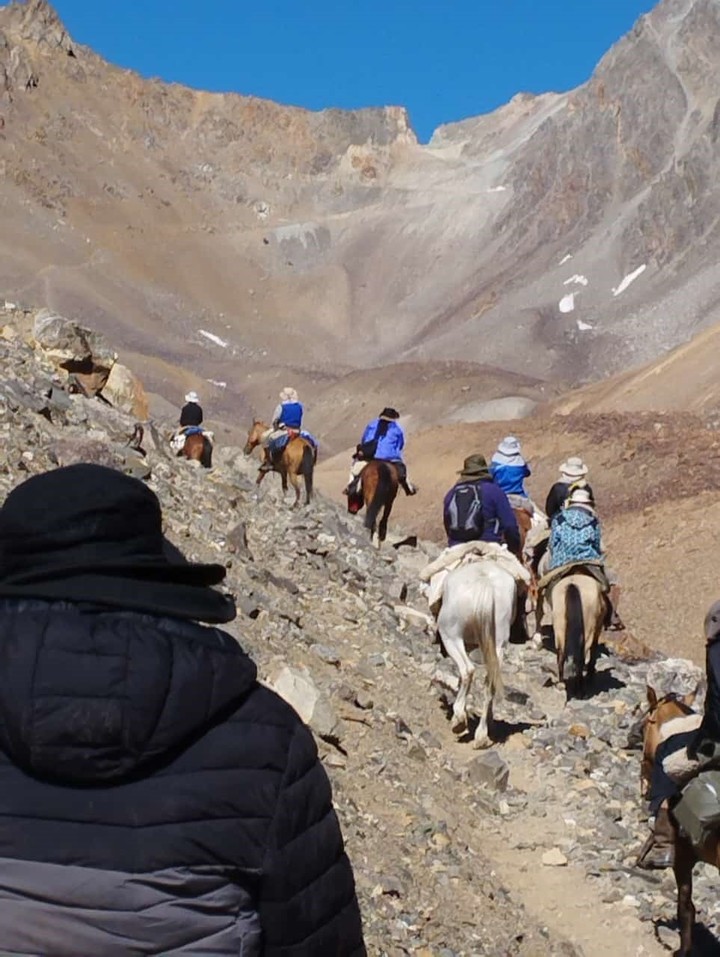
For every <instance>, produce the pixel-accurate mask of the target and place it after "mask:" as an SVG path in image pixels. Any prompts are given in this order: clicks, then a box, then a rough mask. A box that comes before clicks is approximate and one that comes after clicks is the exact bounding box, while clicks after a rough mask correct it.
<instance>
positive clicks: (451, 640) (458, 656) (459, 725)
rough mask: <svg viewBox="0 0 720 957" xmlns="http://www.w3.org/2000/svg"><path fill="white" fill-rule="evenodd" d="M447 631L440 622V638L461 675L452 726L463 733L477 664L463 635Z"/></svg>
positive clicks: (456, 731) (455, 730) (459, 732)
mask: <svg viewBox="0 0 720 957" xmlns="http://www.w3.org/2000/svg"><path fill="white" fill-rule="evenodd" d="M447 631H448V629H446V628H444V627H443V626H441V625H440V623H439V622H438V632H439V634H440V640H441V641H442V643H443V647H444V648H445V651H446V652H447V654H448V657H449V658H452V660H453V661H454V662H455V666H456V668H457V670H458V675H459V677H460V686H459V688H458V693H457V696H456V698H455V701H454V703H453V716H452V721H451V724H450V728H451V730H452V731H453V732H454V733H455V734H462V732H463V731H465V730H466V729H467V723H468V719H467V696H468V692H469V691H470V685H471V684H472V679H473V674H474V673H475V666H474V665H473V663H472V661H470V659H469V658H468V656H467V653H466V651H465V643H464V641H463V639H462V637H457V636H448V635H447V634H446V632H447Z"/></svg>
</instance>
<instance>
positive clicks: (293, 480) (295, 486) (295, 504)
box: [284, 472, 300, 508]
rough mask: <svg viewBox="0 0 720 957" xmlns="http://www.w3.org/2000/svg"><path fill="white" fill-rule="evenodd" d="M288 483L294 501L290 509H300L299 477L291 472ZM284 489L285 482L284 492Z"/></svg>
mask: <svg viewBox="0 0 720 957" xmlns="http://www.w3.org/2000/svg"><path fill="white" fill-rule="evenodd" d="M290 482H291V484H292V487H293V491H294V492H295V501H294V502H293V504H292V507H293V508H299V507H300V476H299V475H296V474H295V473H294V472H292V473H291V474H290ZM286 489H287V480H286V481H285V489H284V490H286Z"/></svg>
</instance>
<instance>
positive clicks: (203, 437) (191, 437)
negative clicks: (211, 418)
mask: <svg viewBox="0 0 720 957" xmlns="http://www.w3.org/2000/svg"><path fill="white" fill-rule="evenodd" d="M202 421H203V410H202V407H201V406H200V398H199V396H198V394H197V392H188V394H187V395H186V396H185V405H184V406H183V407H182V409H181V410H180V426H179V428H178V429H177V431H176V432H175V433H174V435H173V437H172V439H171V440H170V445H171V447H172V448H173V449H174V451H175V452H176V454H177V455H184V456H185V458H186V459H189V460H190V461H194V462H200V464H201V465H203V466H204V467H205V468H206V469H209V468H210V467H211V466H212V449H213V445H212V438H213V434H212V432H209V431H208V430H207V429H204V428H203V425H202Z"/></svg>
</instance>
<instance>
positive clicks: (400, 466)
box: [393, 459, 417, 495]
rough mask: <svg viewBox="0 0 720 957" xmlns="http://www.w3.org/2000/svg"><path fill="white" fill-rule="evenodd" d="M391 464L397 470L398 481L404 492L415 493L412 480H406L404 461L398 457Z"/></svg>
mask: <svg viewBox="0 0 720 957" xmlns="http://www.w3.org/2000/svg"><path fill="white" fill-rule="evenodd" d="M393 464H394V466H395V468H396V469H397V471H398V482H399V483H400V485H401V486H402V489H403V491H404V492H405V494H406V495H415V494H417V489H416V488H415V486H414V485H413V484H412V482H410V481H408V477H407V465H405V463H404V462H402V461H400V460H399V459H398V460H397V461H395V462H394V463H393Z"/></svg>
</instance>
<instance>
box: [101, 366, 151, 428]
mask: <svg viewBox="0 0 720 957" xmlns="http://www.w3.org/2000/svg"><path fill="white" fill-rule="evenodd" d="M102 396H103V399H107V400H108V402H110V404H111V405H113V406H114V407H115V408H116V409H120V411H121V412H126V413H127V414H128V415H131V416H133V418H135V419H138V420H140V421H145V420H146V419H147V417H148V415H149V408H148V397H147V395H146V393H145V389H144V388H143V384H142V382H141V381H140V380H139V379H138V377H137V376H136V375H135V373H134V372H131V371H130V369H128V368H127V366H124V365H121V363H119V362H116V363H114V365H113V367H112V369H110V374H109V375H108V378H107V382H106V383H105V385H104V386H103V387H102Z"/></svg>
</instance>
